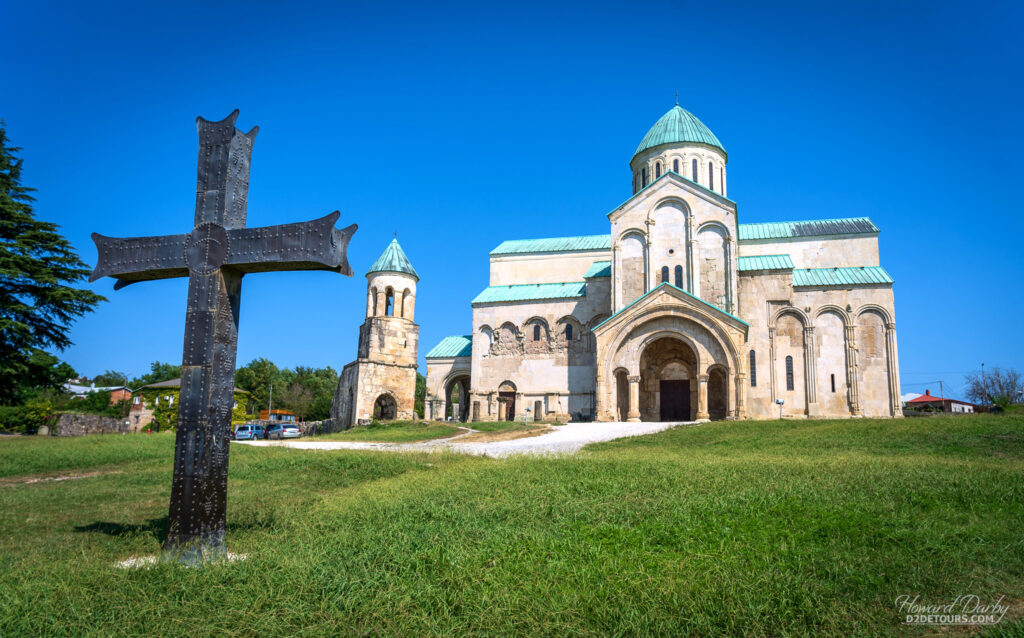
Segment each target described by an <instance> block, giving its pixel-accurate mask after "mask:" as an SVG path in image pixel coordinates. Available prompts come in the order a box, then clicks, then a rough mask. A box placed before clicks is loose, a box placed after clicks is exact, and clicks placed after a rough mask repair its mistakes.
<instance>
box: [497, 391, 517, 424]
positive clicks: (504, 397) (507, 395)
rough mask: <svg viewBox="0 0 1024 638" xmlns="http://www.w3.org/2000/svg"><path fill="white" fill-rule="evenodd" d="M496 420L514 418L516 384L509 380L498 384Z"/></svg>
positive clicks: (513, 419)
mask: <svg viewBox="0 0 1024 638" xmlns="http://www.w3.org/2000/svg"><path fill="white" fill-rule="evenodd" d="M498 420H499V421H515V420H516V384H514V383H512V382H511V381H506V382H504V383H502V384H501V385H500V386H498Z"/></svg>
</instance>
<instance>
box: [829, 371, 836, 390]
mask: <svg viewBox="0 0 1024 638" xmlns="http://www.w3.org/2000/svg"><path fill="white" fill-rule="evenodd" d="M830 376H831V377H832V391H833V392H835V391H836V375H834V374H833V375H830Z"/></svg>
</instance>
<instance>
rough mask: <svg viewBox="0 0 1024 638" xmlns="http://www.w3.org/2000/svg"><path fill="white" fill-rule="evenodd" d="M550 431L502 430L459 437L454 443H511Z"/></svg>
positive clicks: (544, 428)
mask: <svg viewBox="0 0 1024 638" xmlns="http://www.w3.org/2000/svg"><path fill="white" fill-rule="evenodd" d="M550 431H551V426H548V425H538V426H534V427H530V428H527V429H522V430H502V431H498V432H477V433H475V434H470V435H469V436H463V437H459V439H458V441H454V443H492V442H494V441H511V440H513V439H525V438H529V437H531V436H540V435H541V434H546V433H547V432H550Z"/></svg>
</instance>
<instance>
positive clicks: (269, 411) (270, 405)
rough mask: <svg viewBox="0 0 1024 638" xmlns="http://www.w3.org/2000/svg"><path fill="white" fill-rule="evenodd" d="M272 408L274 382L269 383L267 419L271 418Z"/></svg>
mask: <svg viewBox="0 0 1024 638" xmlns="http://www.w3.org/2000/svg"><path fill="white" fill-rule="evenodd" d="M273 409H274V384H273V383H271V384H270V400H269V401H268V402H267V420H268V421H269V420H270V419H271V415H272V414H273V412H272V410H273Z"/></svg>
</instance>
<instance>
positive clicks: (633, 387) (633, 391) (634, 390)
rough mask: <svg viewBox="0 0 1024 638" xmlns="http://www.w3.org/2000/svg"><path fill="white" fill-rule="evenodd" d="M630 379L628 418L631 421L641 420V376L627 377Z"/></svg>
mask: <svg viewBox="0 0 1024 638" xmlns="http://www.w3.org/2000/svg"><path fill="white" fill-rule="evenodd" d="M627 381H629V412H627V413H626V420H627V421H629V422H630V423H638V422H639V421H640V376H639V375H633V376H630V377H627Z"/></svg>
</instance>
